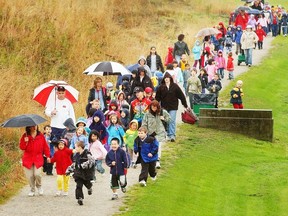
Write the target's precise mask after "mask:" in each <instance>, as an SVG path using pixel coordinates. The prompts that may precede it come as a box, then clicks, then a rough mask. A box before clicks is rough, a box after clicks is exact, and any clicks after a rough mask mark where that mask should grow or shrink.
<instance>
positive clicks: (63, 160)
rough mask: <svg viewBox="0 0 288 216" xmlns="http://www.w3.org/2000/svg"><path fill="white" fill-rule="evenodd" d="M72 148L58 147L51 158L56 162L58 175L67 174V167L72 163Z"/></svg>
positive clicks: (52, 161)
mask: <svg viewBox="0 0 288 216" xmlns="http://www.w3.org/2000/svg"><path fill="white" fill-rule="evenodd" d="M72 151H73V150H72V149H68V148H67V147H66V146H65V147H64V149H62V150H60V149H58V150H57V151H56V152H55V154H54V157H53V158H51V163H54V162H56V172H57V175H65V172H66V169H67V167H68V166H70V165H71V164H72V160H71V155H72V154H73V152H72Z"/></svg>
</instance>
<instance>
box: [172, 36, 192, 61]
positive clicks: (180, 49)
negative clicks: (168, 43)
mask: <svg viewBox="0 0 288 216" xmlns="http://www.w3.org/2000/svg"><path fill="white" fill-rule="evenodd" d="M184 37H185V35H184V34H180V35H179V36H178V41H177V42H176V43H175V44H174V50H173V57H174V59H175V60H176V61H177V62H178V63H179V62H180V60H181V56H182V54H187V55H190V51H189V48H188V45H187V43H185V42H184Z"/></svg>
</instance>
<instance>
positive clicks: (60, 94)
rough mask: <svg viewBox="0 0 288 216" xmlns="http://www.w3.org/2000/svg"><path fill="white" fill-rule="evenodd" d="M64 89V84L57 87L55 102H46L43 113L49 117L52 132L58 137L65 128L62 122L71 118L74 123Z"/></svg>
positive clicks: (70, 106)
mask: <svg viewBox="0 0 288 216" xmlns="http://www.w3.org/2000/svg"><path fill="white" fill-rule="evenodd" d="M65 93H66V89H65V87H64V86H58V87H57V92H56V94H57V97H56V99H55V103H47V104H46V109H45V114H46V115H47V116H48V117H50V118H51V128H52V134H54V135H55V136H56V137H57V138H58V139H60V137H61V134H62V133H63V131H64V130H65V126H64V124H63V123H64V122H65V121H66V120H67V119H68V118H72V120H73V122H74V123H75V112H74V108H73V106H72V103H71V102H70V100H68V99H67V98H66V97H65Z"/></svg>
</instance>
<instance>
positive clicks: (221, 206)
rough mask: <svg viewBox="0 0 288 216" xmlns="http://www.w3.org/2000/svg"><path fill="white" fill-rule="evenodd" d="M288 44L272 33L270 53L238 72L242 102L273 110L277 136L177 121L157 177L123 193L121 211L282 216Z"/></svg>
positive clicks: (225, 95)
mask: <svg viewBox="0 0 288 216" xmlns="http://www.w3.org/2000/svg"><path fill="white" fill-rule="evenodd" d="M287 45H288V40H286V38H284V39H283V38H282V37H281V38H280V37H279V38H277V39H276V40H275V41H274V48H273V49H272V50H271V53H270V57H269V58H267V59H265V61H264V62H263V64H261V66H257V67H253V68H252V69H251V70H250V71H248V72H247V73H245V74H243V75H242V76H241V77H240V78H241V79H242V80H243V81H244V86H243V89H244V93H245V99H244V104H245V107H246V108H258V109H272V110H273V118H274V139H275V141H274V142H273V143H270V142H264V141H259V140H255V139H251V138H248V137H245V136H242V135H238V134H231V133H228V132H221V131H216V130H210V129H203V128H198V127H197V126H196V125H194V126H191V125H186V124H184V125H181V126H180V130H179V131H178V135H179V137H182V139H181V140H179V139H178V141H177V143H176V144H172V143H169V144H168V148H169V150H168V151H166V153H165V155H164V157H163V159H164V160H163V162H162V164H163V167H164V171H163V170H161V176H160V177H159V178H158V180H157V181H156V182H155V183H154V182H151V181H149V182H148V185H147V187H146V188H140V187H139V186H138V185H136V186H134V187H133V188H132V189H131V190H130V191H129V192H128V198H127V200H126V209H128V210H127V211H126V212H123V215H149V214H151V215H201V216H202V215H219V216H220V215H221V216H222V215H229V216H230V215H253V216H254V215H269V216H271V215H277V216H278V215H287V207H288V204H287V201H288V180H287V174H288V170H287V168H286V167H287V149H286V148H287V145H286V140H287V138H288V137H287V109H288V105H287V102H288V99H287V94H288V93H287V90H286V89H287V87H286V81H285V79H286V78H287V71H286V70H285V68H287V66H286V65H287V49H286V47H287ZM232 85H233V84H232V83H231V85H230V86H229V87H228V88H227V89H226V90H224V91H223V92H222V95H221V97H222V100H226V101H229V91H230V89H231V88H232ZM123 209H125V208H124V207H122V208H121V210H123Z"/></svg>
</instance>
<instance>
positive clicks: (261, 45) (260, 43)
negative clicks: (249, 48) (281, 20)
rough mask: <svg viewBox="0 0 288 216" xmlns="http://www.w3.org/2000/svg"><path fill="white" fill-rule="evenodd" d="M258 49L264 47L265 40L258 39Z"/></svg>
mask: <svg viewBox="0 0 288 216" xmlns="http://www.w3.org/2000/svg"><path fill="white" fill-rule="evenodd" d="M258 49H263V41H258Z"/></svg>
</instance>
